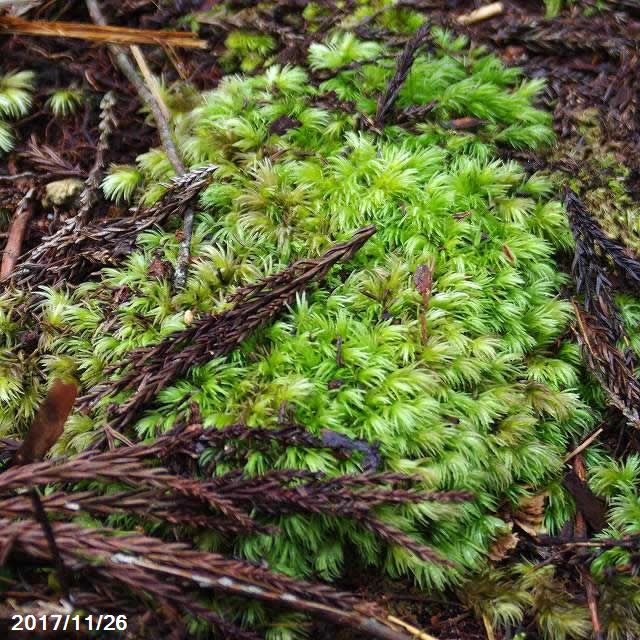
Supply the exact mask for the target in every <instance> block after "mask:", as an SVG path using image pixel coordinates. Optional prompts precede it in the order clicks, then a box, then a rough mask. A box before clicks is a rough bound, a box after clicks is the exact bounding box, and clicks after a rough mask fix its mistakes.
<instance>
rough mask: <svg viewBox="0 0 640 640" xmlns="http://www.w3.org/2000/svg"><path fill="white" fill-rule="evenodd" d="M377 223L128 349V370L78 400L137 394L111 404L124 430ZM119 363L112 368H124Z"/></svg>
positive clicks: (86, 403) (114, 421)
mask: <svg viewBox="0 0 640 640" xmlns="http://www.w3.org/2000/svg"><path fill="white" fill-rule="evenodd" d="M375 230H376V229H375V226H369V227H365V228H363V229H360V230H359V231H358V232H357V233H356V234H355V235H354V236H353V237H352V238H351V239H350V240H348V241H347V242H343V243H340V244H336V245H334V246H333V247H331V248H330V249H329V250H328V251H326V252H325V253H324V255H322V256H321V257H320V258H317V259H315V260H310V259H307V260H298V261H297V262H295V263H294V264H292V265H291V266H290V267H288V268H287V269H285V270H284V271H282V272H280V273H278V274H275V275H273V276H269V277H267V278H264V279H263V280H260V281H259V282H257V283H256V284H252V285H248V286H246V287H244V288H242V289H240V290H239V291H237V292H236V293H235V294H234V295H233V297H232V298H231V299H230V302H231V303H232V304H233V307H232V308H231V309H229V310H228V311H223V312H222V313H220V314H217V315H214V316H212V317H209V318H203V319H202V320H199V321H197V322H194V323H193V324H192V325H191V326H190V327H188V328H186V329H184V330H183V331H181V332H180V333H178V334H176V335H171V336H170V337H169V338H167V339H166V340H165V341H163V342H161V343H160V344H158V345H156V346H154V347H150V348H147V349H140V350H139V351H137V352H133V353H131V354H129V357H128V359H127V363H126V366H127V367H129V368H128V370H127V371H126V372H125V373H124V375H122V377H120V378H119V379H117V380H116V381H114V382H107V383H105V384H104V385H101V386H99V387H98V388H96V389H93V390H91V391H90V392H89V394H88V395H86V396H84V397H83V398H81V399H80V402H79V407H80V408H81V409H85V410H86V409H89V408H90V407H91V406H92V405H94V404H95V403H96V402H97V401H98V400H100V399H101V398H103V397H104V396H111V397H113V396H114V395H115V394H118V393H120V392H122V391H129V390H134V393H133V395H131V396H130V397H129V398H127V399H126V400H124V401H123V402H121V403H119V404H117V405H115V406H114V407H113V408H111V411H110V414H111V415H110V418H109V423H108V426H110V427H111V428H113V429H116V430H122V429H123V428H124V427H125V426H126V425H127V424H129V423H130V422H131V421H132V420H133V419H134V418H135V417H136V415H137V414H138V413H139V412H140V410H141V409H142V407H144V406H145V405H146V404H147V403H149V402H150V401H151V400H152V399H153V397H154V396H155V395H156V394H157V393H158V392H159V391H160V390H161V389H163V388H164V387H166V386H167V385H168V384H170V383H171V382H172V381H174V380H176V378H178V377H179V376H180V375H183V374H184V373H186V372H187V371H188V369H189V368H190V367H192V366H194V365H198V364H200V363H203V362H206V361H208V360H209V359H211V358H212V357H218V356H223V355H226V354H228V353H229V352H230V351H232V350H233V349H234V348H236V347H237V346H238V345H239V344H240V343H241V342H242V341H243V340H244V339H245V338H246V337H247V336H249V335H250V334H251V333H252V332H253V331H255V330H256V329H257V328H258V327H260V326H261V325H263V324H264V323H265V322H267V321H269V320H270V319H271V318H273V317H274V316H275V315H276V314H277V313H279V312H280V311H282V310H283V309H284V308H285V306H286V305H288V304H289V303H291V302H292V301H293V300H294V299H295V297H296V295H297V294H300V293H301V292H303V291H304V290H305V289H306V288H307V286H308V285H309V284H310V283H311V282H313V281H314V280H321V279H322V278H324V276H325V275H326V274H327V273H328V271H329V269H330V268H331V267H332V266H333V265H334V264H336V263H337V262H339V261H343V260H349V258H351V257H352V256H353V254H354V253H355V252H356V251H357V250H358V249H359V248H360V247H361V246H362V245H363V244H364V243H365V242H366V241H367V240H368V239H369V238H370V237H371V236H372V235H373V234H374V233H375ZM121 366H122V365H120V366H118V365H116V366H115V367H114V369H118V368H121Z"/></svg>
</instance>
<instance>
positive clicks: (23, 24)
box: [0, 16, 207, 49]
mask: <svg viewBox="0 0 640 640" xmlns="http://www.w3.org/2000/svg"><path fill="white" fill-rule="evenodd" d="M0 31H3V32H4V33H15V34H20V35H29V36H44V37H49V38H76V39H80V40H91V41H94V42H106V43H111V44H156V45H160V46H164V45H171V46H173V47H188V48H192V49H193V48H195V49H205V48H206V47H207V42H206V40H201V39H200V38H198V36H197V34H196V33H193V32H191V31H156V30H151V29H132V28H130V27H117V26H115V27H114V26H108V25H102V24H99V25H94V24H84V23H81V22H54V21H51V22H49V21H43V20H25V19H24V18H18V17H16V16H0Z"/></svg>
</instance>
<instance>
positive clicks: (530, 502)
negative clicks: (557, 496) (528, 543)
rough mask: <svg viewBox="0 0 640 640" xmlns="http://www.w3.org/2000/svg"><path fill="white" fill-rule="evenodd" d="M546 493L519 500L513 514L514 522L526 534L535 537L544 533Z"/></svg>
mask: <svg viewBox="0 0 640 640" xmlns="http://www.w3.org/2000/svg"><path fill="white" fill-rule="evenodd" d="M548 495H549V494H548V493H547V492H546V491H544V492H543V493H538V494H536V495H533V496H525V497H523V498H522V499H521V500H520V503H519V505H518V510H517V511H516V512H515V513H514V514H513V520H514V522H515V523H516V524H517V525H518V526H519V527H520V528H521V529H522V530H523V531H525V532H526V533H528V534H529V535H531V536H537V535H539V534H540V533H544V531H545V530H544V526H543V521H544V509H545V502H546V500H547V497H548Z"/></svg>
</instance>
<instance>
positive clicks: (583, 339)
mask: <svg viewBox="0 0 640 640" xmlns="http://www.w3.org/2000/svg"><path fill="white" fill-rule="evenodd" d="M573 307H574V310H575V314H576V321H577V322H576V327H575V329H574V330H575V333H576V337H577V338H578V342H579V343H580V345H581V347H582V353H583V355H584V357H585V360H586V362H587V365H588V367H589V369H590V370H591V372H592V373H593V375H594V376H595V377H596V378H597V380H598V381H599V382H600V384H601V385H602V388H603V389H604V390H605V391H606V393H607V395H608V397H609V399H610V401H611V403H612V404H613V405H614V406H615V407H617V408H618V409H619V410H620V411H621V412H622V413H623V415H624V416H625V417H626V418H627V420H628V421H629V423H630V424H631V425H632V426H634V427H635V428H636V429H638V428H640V413H639V410H640V384H639V383H638V380H637V379H636V377H635V375H634V372H633V370H632V369H631V368H630V367H629V364H628V361H627V358H626V356H625V355H623V354H622V353H621V351H620V350H619V349H618V348H616V347H615V345H613V344H612V343H611V341H610V340H609V334H608V331H607V328H606V327H603V326H602V325H601V324H599V323H598V321H597V319H595V318H594V317H593V316H590V315H588V314H587V313H585V312H584V311H583V310H582V309H581V308H580V307H579V306H578V304H577V303H576V302H574V303H573Z"/></svg>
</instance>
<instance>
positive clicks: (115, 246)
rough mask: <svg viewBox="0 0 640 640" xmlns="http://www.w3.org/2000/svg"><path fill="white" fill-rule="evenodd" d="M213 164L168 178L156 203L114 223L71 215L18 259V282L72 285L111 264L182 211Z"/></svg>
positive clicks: (215, 167) (211, 170)
mask: <svg viewBox="0 0 640 640" xmlns="http://www.w3.org/2000/svg"><path fill="white" fill-rule="evenodd" d="M216 169H217V166H216V165H210V166H208V167H203V168H201V169H196V170H194V171H191V172H189V173H187V174H185V175H184V176H181V177H177V178H172V179H171V180H170V181H168V182H167V183H166V184H165V186H166V187H167V190H166V192H165V194H164V196H163V197H162V199H161V200H159V201H158V202H157V203H156V204H154V205H153V206H152V207H149V208H147V209H141V208H132V209H131V210H130V211H129V215H128V216H126V217H123V218H119V219H116V220H113V221H107V222H105V221H103V220H102V221H96V222H90V223H88V224H86V225H79V224H78V222H77V221H76V218H75V216H74V217H73V218H70V219H69V220H67V221H66V222H65V223H64V225H63V226H62V227H60V229H59V230H58V231H56V233H54V234H53V235H52V236H49V237H48V238H46V239H45V240H44V241H43V242H41V243H40V245H38V246H37V247H35V248H34V249H32V250H31V251H29V252H28V253H27V254H25V255H24V256H23V257H22V260H21V262H20V265H19V266H18V268H17V269H16V273H15V280H16V282H17V283H18V284H27V283H28V284H29V285H30V286H31V287H32V288H33V287H36V286H38V285H46V284H48V285H55V284H58V283H60V282H63V281H64V282H70V283H76V282H80V281H81V280H82V279H84V278H86V276H87V275H88V274H89V273H91V272H92V271H95V270H97V269H99V268H101V267H103V266H106V265H113V264H117V263H118V262H120V261H121V260H122V259H123V258H125V257H126V256H128V255H129V254H130V253H131V251H132V250H133V248H134V246H135V243H136V238H137V237H138V235H139V234H140V233H142V232H143V231H146V230H147V229H150V228H151V227H153V226H156V225H162V224H163V223H164V222H165V221H166V220H167V219H168V218H169V216H171V215H182V214H183V213H184V211H185V209H186V208H187V207H188V205H189V203H190V202H191V200H193V198H195V197H196V196H197V195H198V194H199V193H200V191H201V190H202V189H204V187H205V186H206V185H207V184H208V183H209V181H210V180H211V176H212V174H213V173H214V172H215V171H216Z"/></svg>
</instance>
